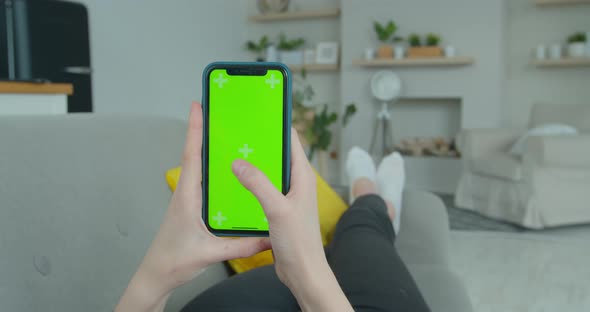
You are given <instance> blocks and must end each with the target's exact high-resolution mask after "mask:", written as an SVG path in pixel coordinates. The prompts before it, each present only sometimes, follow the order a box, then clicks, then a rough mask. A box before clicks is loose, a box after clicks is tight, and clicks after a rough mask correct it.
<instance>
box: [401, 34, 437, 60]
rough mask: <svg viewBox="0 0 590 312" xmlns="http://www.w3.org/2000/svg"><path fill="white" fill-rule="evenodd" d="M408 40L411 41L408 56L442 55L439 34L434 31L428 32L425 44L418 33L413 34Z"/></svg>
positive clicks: (426, 56)
mask: <svg viewBox="0 0 590 312" xmlns="http://www.w3.org/2000/svg"><path fill="white" fill-rule="evenodd" d="M408 40H409V42H410V49H409V50H408V57H412V58H428V57H441V56H442V49H441V47H440V46H439V44H440V36H439V35H436V34H434V33H428V34H427V35H426V36H425V38H424V44H423V41H422V39H421V38H420V35H418V34H412V35H411V36H410V38H409V39H408Z"/></svg>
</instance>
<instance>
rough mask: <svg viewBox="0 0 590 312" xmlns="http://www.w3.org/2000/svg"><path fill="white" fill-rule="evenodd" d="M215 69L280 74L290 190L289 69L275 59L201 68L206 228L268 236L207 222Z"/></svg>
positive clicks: (285, 184) (221, 233) (285, 182)
mask: <svg viewBox="0 0 590 312" xmlns="http://www.w3.org/2000/svg"><path fill="white" fill-rule="evenodd" d="M216 69H225V70H234V71H236V72H237V73H238V74H239V72H240V71H244V72H245V73H247V72H248V71H253V72H254V73H255V74H254V75H256V73H257V71H260V70H278V71H280V72H281V73H282V75H283V81H284V82H285V83H283V181H282V193H283V194H287V193H288V192H289V184H290V181H291V72H290V70H289V68H288V67H287V66H286V65H284V64H282V63H275V62H255V63H254V62H214V63H211V64H209V65H207V67H205V69H204V70H203V91H202V94H203V98H202V106H203V148H202V154H201V155H202V157H201V158H202V173H203V178H202V182H201V185H202V193H203V194H202V218H203V222H204V223H205V226H206V227H207V229H208V230H209V231H210V232H211V233H212V234H214V235H216V236H268V231H255V230H219V229H214V228H212V227H211V226H210V225H209V221H208V220H209V77H210V75H211V72H212V71H214V70H216Z"/></svg>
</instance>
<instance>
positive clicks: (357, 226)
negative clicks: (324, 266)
mask: <svg viewBox="0 0 590 312" xmlns="http://www.w3.org/2000/svg"><path fill="white" fill-rule="evenodd" d="M394 241H395V232H394V231H393V226H392V224H391V221H390V219H389V217H388V215H387V207H386V205H385V202H384V201H383V199H381V197H379V196H377V195H366V196H362V197H359V198H357V200H356V201H355V202H354V204H353V205H352V206H351V207H350V208H349V209H348V210H347V211H346V212H345V213H344V214H343V215H342V217H341V218H340V221H338V225H337V226H336V231H335V232H334V238H333V240H332V242H331V243H330V244H329V245H328V246H327V247H326V258H327V259H328V263H329V264H330V267H331V268H332V271H333V272H334V274H335V275H336V278H337V279H338V283H339V284H340V287H342V290H343V291H344V294H345V295H346V297H347V298H348V300H349V301H350V303H351V304H352V306H353V307H354V309H355V311H415V312H421V311H429V308H428V306H427V305H426V303H425V302H424V299H423V298H422V295H421V294H420V291H419V290H418V287H417V286H416V283H415V282H414V280H413V279H412V276H411V275H410V273H409V272H408V270H407V269H406V266H405V265H404V263H403V262H402V260H401V258H400V257H399V255H398V254H397V251H396V249H395V247H394ZM299 310H300V309H299V305H298V304H297V301H296V300H295V297H293V295H292V294H291V292H290V291H289V289H288V288H287V287H286V286H285V285H283V283H281V281H280V280H279V279H278V277H277V275H276V273H275V269H274V266H272V265H269V266H265V267H261V268H257V269H254V270H251V271H248V272H245V273H242V274H238V275H235V276H233V277H231V278H229V279H227V280H225V281H223V282H221V283H219V284H217V285H215V286H213V287H211V288H209V289H208V290H206V291H205V292H203V293H202V294H200V295H199V296H197V297H196V298H195V299H193V300H192V301H191V302H190V303H189V304H188V305H187V306H185V307H184V308H183V309H182V311H186V312H189V311H299Z"/></svg>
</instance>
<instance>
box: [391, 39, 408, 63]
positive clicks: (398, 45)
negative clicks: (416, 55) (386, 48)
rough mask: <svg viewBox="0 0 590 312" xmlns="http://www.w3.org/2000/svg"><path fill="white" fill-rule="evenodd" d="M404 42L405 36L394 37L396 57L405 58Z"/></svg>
mask: <svg viewBox="0 0 590 312" xmlns="http://www.w3.org/2000/svg"><path fill="white" fill-rule="evenodd" d="M403 42H404V38H403V37H394V38H393V57H394V58H396V59H403V58H404V57H405V56H406V47H405V46H404V44H403Z"/></svg>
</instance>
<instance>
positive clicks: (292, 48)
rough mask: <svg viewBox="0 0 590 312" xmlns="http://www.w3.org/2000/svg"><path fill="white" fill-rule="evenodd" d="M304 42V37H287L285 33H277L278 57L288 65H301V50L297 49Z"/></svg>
mask: <svg viewBox="0 0 590 312" xmlns="http://www.w3.org/2000/svg"><path fill="white" fill-rule="evenodd" d="M304 44H305V39H303V38H295V39H287V36H285V34H282V33H281V34H280V35H279V44H278V46H277V49H278V50H279V59H280V61H281V62H283V63H285V64H289V65H303V51H302V50H299V48H301V47H302V46H303V45H304Z"/></svg>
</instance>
